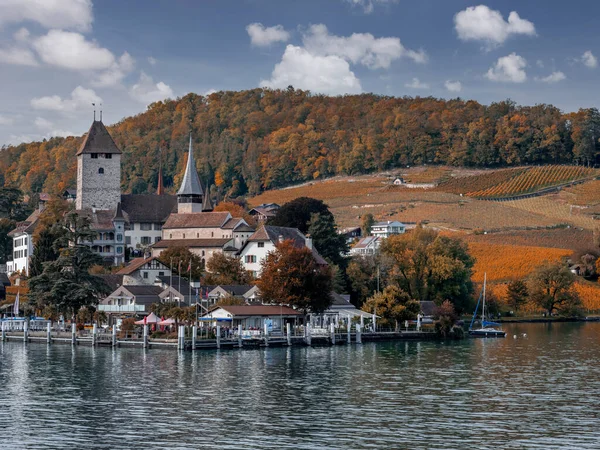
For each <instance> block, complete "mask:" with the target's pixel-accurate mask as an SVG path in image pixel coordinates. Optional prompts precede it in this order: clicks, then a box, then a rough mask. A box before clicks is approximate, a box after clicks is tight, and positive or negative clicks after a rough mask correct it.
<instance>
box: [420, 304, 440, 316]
mask: <svg viewBox="0 0 600 450" xmlns="http://www.w3.org/2000/svg"><path fill="white" fill-rule="evenodd" d="M419 303H420V304H421V312H422V313H423V315H424V316H434V315H435V313H436V309H437V306H436V304H435V303H434V302H432V301H428V300H424V301H422V302H419Z"/></svg>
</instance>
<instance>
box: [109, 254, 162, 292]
mask: <svg viewBox="0 0 600 450" xmlns="http://www.w3.org/2000/svg"><path fill="white" fill-rule="evenodd" d="M116 274H117V275H122V276H123V281H122V284H124V285H142V284H154V282H155V280H156V279H157V278H158V277H164V276H167V277H168V276H170V275H171V269H170V268H169V267H167V266H166V265H164V264H163V263H162V262H160V261H159V260H158V258H157V257H155V256H151V257H149V258H136V259H134V260H133V261H131V262H130V263H129V264H128V265H127V266H125V267H123V268H122V269H121V270H119V271H118V272H117V273H116Z"/></svg>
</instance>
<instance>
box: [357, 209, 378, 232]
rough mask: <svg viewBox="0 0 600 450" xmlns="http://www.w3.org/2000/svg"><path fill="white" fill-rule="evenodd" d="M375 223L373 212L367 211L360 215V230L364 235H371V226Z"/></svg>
mask: <svg viewBox="0 0 600 450" xmlns="http://www.w3.org/2000/svg"><path fill="white" fill-rule="evenodd" d="M373 225H375V218H374V217H373V214H371V213H367V214H364V215H363V216H362V221H361V225H360V230H361V232H362V235H363V237H364V236H371V228H372V227H373Z"/></svg>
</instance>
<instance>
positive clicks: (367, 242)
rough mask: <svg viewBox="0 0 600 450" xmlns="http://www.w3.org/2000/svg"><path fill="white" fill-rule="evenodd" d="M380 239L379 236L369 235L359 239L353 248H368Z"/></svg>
mask: <svg viewBox="0 0 600 450" xmlns="http://www.w3.org/2000/svg"><path fill="white" fill-rule="evenodd" d="M379 239H380V238H379V236H367V237H364V238H362V239H361V240H359V241H358V242H357V243H356V245H355V246H354V247H352V248H368V247H370V246H372V245H374V244H375V243H376V242H377V241H378V240H379Z"/></svg>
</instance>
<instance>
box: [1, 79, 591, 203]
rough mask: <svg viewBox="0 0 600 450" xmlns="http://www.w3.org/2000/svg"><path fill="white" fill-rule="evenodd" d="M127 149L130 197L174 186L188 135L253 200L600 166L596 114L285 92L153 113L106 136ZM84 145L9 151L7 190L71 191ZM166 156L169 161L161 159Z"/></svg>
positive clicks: (188, 102) (213, 177)
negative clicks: (488, 169) (528, 167)
mask: <svg viewBox="0 0 600 450" xmlns="http://www.w3.org/2000/svg"><path fill="white" fill-rule="evenodd" d="M109 130H110V132H111V134H112V136H113V138H114V139H115V141H116V143H117V145H118V146H119V147H120V148H121V149H122V150H123V152H124V155H123V175H122V187H123V190H124V192H133V193H143V192H152V191H153V190H154V189H155V185H156V179H157V173H158V167H159V160H160V159H162V166H163V173H164V178H165V184H166V185H167V188H168V189H170V190H173V189H174V186H177V184H178V182H179V179H180V177H181V172H182V168H183V164H184V160H185V156H184V155H185V151H186V150H187V141H188V135H189V133H190V131H191V132H192V134H193V139H194V147H195V154H196V156H197V162H198V169H199V172H200V173H201V176H202V178H203V180H204V181H205V182H208V183H210V184H211V185H215V187H216V188H217V189H218V190H219V192H220V194H221V195H222V196H225V195H229V196H232V197H234V196H238V195H243V194H245V193H250V194H256V193H258V192H260V191H262V190H264V189H269V188H276V187H281V186H285V185H287V184H291V183H296V182H300V181H305V180H311V179H316V178H323V177H328V176H332V175H336V174H358V173H364V172H371V171H378V170H384V169H389V168H393V167H396V166H404V165H415V164H423V163H426V164H447V165H454V166H517V165H524V164H546V163H552V164H556V163H574V164H585V165H589V164H595V163H597V162H598V155H599V154H600V142H599V140H598V138H599V137H600V113H599V112H598V110H596V109H585V110H580V111H578V112H576V113H568V114H563V113H562V112H561V111H560V110H558V109H557V108H555V107H553V106H550V105H537V106H532V107H527V106H517V105H516V104H514V103H513V102H511V101H504V102H500V103H494V104H491V105H489V106H484V105H481V104H479V103H477V102H475V101H463V100H459V99H456V100H449V101H445V100H439V99H435V98H393V97H383V96H377V95H372V94H364V95H355V96H343V97H327V96H322V95H311V94H310V93H309V92H306V91H300V90H294V89H292V88H289V89H288V90H285V91H273V90H266V89H253V90H249V91H241V92H218V93H214V94H211V95H209V96H208V97H203V96H199V95H196V94H188V95H186V96H185V97H183V98H181V99H178V100H173V101H166V102H158V103H154V104H151V105H150V106H149V107H148V110H147V111H146V112H144V113H142V114H139V115H137V116H135V117H129V118H126V119H123V120H122V121H121V122H119V123H118V124H116V125H114V126H112V127H110V128H109ZM80 142H81V138H66V139H63V138H55V139H51V140H49V141H44V142H34V143H30V144H21V145H18V146H16V147H13V146H10V147H6V148H3V150H2V151H1V152H0V185H5V186H12V187H17V188H20V189H21V190H22V191H23V192H25V193H35V192H41V191H47V192H51V193H52V192H54V193H57V192H61V191H62V190H64V189H65V188H69V187H74V185H75V167H76V160H75V153H76V149H77V147H78V145H79V143H80ZM161 153H162V156H160V155H161Z"/></svg>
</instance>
